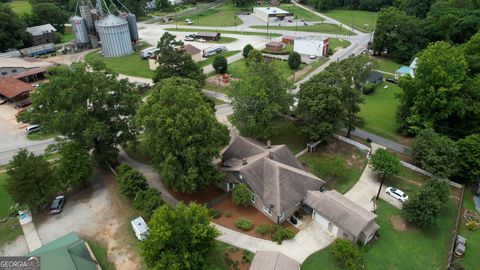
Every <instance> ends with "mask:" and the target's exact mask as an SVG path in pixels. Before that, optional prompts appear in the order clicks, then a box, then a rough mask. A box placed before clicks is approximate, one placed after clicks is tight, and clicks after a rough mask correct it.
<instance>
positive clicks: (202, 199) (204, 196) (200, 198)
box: [167, 185, 225, 204]
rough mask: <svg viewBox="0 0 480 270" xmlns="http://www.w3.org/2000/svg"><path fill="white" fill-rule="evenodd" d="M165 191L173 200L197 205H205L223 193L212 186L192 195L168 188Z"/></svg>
mask: <svg viewBox="0 0 480 270" xmlns="http://www.w3.org/2000/svg"><path fill="white" fill-rule="evenodd" d="M167 190H168V192H169V193H170V194H171V195H172V196H173V197H174V198H175V199H177V200H179V201H183V202H184V203H189V202H197V203H199V204H205V203H207V202H209V201H211V200H213V199H215V198H217V197H218V196H220V195H222V194H223V193H225V192H224V191H223V190H221V189H219V188H217V187H215V186H214V185H209V186H208V187H207V188H206V189H205V190H202V191H200V192H197V193H192V194H187V193H182V192H178V191H173V190H171V189H170V188H168V187H167Z"/></svg>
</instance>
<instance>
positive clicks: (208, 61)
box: [198, 51, 240, 67]
mask: <svg viewBox="0 0 480 270" xmlns="http://www.w3.org/2000/svg"><path fill="white" fill-rule="evenodd" d="M239 52H240V51H227V52H222V53H219V54H216V55H212V56H210V57H209V58H206V59H205V60H202V61H200V62H198V64H199V65H200V66H201V67H206V66H208V65H211V64H212V63H213V59H215V56H217V55H223V56H224V57H225V58H228V57H230V56H232V55H235V54H237V53H239Z"/></svg>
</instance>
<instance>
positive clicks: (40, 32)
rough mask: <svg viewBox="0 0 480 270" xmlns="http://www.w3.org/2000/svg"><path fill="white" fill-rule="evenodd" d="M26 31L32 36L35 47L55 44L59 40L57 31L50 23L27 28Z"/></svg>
mask: <svg viewBox="0 0 480 270" xmlns="http://www.w3.org/2000/svg"><path fill="white" fill-rule="evenodd" d="M26 30H27V32H29V33H30V34H31V35H32V39H33V46H37V45H42V44H47V43H53V42H55V40H56V39H57V29H55V27H53V26H52V25H51V24H49V23H47V24H42V25H37V26H32V27H27V29H26Z"/></svg>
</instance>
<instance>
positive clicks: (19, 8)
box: [7, 0, 32, 15]
mask: <svg viewBox="0 0 480 270" xmlns="http://www.w3.org/2000/svg"><path fill="white" fill-rule="evenodd" d="M7 5H9V6H10V7H11V8H12V10H13V11H14V12H15V13H17V14H18V15H22V14H30V13H32V5H31V4H30V2H29V1H24V0H21V1H12V2H10V3H7Z"/></svg>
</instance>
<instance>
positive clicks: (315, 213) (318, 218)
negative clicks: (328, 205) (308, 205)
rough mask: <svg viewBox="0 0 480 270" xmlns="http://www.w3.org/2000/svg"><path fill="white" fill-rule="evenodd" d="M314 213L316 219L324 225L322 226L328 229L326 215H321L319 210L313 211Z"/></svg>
mask: <svg viewBox="0 0 480 270" xmlns="http://www.w3.org/2000/svg"><path fill="white" fill-rule="evenodd" d="M313 215H314V220H315V221H316V222H317V223H318V224H320V225H322V227H323V228H324V229H325V230H328V220H327V219H325V218H324V217H322V216H321V215H319V214H318V213H317V212H315V211H313Z"/></svg>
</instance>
